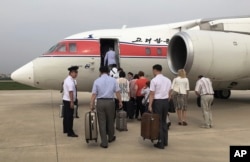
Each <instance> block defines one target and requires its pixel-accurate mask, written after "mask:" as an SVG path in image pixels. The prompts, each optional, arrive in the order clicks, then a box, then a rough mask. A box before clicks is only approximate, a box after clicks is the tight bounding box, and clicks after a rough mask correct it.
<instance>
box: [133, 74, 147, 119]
mask: <svg viewBox="0 0 250 162" xmlns="http://www.w3.org/2000/svg"><path fill="white" fill-rule="evenodd" d="M138 76H139V79H138V80H137V81H136V82H135V91H136V104H137V109H136V114H135V117H136V118H137V119H138V120H140V118H139V112H140V114H141V116H142V114H143V113H144V112H145V110H144V107H143V106H142V99H143V97H144V96H143V95H142V94H141V90H142V88H143V87H145V85H146V82H147V81H148V79H147V78H145V77H144V72H143V71H139V73H138Z"/></svg>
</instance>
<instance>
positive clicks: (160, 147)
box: [154, 143, 164, 149]
mask: <svg viewBox="0 0 250 162" xmlns="http://www.w3.org/2000/svg"><path fill="white" fill-rule="evenodd" d="M154 147H156V148H158V149H164V146H163V145H162V144H161V143H157V144H154Z"/></svg>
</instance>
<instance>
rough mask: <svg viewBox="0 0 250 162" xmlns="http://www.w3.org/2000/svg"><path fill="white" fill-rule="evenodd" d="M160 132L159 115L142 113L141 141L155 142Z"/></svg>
mask: <svg viewBox="0 0 250 162" xmlns="http://www.w3.org/2000/svg"><path fill="white" fill-rule="evenodd" d="M159 132H160V116H159V114H153V113H147V112H145V113H143V115H142V118H141V136H142V137H143V139H144V140H145V139H149V140H151V141H152V142H153V141H154V140H157V139H158V137H159Z"/></svg>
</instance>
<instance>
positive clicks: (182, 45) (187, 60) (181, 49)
mask: <svg viewBox="0 0 250 162" xmlns="http://www.w3.org/2000/svg"><path fill="white" fill-rule="evenodd" d="M167 60H168V66H169V68H170V70H171V71H172V73H174V74H177V71H178V69H185V70H186V72H187V74H188V76H191V77H196V78H197V76H198V75H200V74H202V75H205V76H207V77H209V78H211V79H213V80H214V81H228V80H235V79H239V78H246V77H249V76H250V70H249V69H250V36H249V35H245V34H238V33H226V32H216V31H197V30H196V31H195V30H190V31H184V32H179V33H177V34H175V35H174V36H173V37H172V39H171V41H170V43H169V47H168V59H167Z"/></svg>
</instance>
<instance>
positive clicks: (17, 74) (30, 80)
mask: <svg viewBox="0 0 250 162" xmlns="http://www.w3.org/2000/svg"><path fill="white" fill-rule="evenodd" d="M11 79H12V80H14V81H16V82H19V83H22V84H25V85H29V86H34V69H33V62H29V63H27V64H26V65H24V66H22V67H20V68H19V69H17V70H16V71H14V72H13V73H12V74H11Z"/></svg>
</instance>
